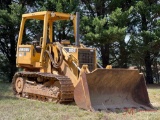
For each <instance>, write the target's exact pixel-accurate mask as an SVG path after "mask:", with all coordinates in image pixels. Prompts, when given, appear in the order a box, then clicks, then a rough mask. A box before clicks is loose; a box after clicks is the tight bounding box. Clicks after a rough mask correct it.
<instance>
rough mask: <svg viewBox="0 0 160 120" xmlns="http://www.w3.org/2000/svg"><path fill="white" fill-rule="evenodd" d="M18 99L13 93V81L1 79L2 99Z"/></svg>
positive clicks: (0, 94) (0, 97)
mask: <svg viewBox="0 0 160 120" xmlns="http://www.w3.org/2000/svg"><path fill="white" fill-rule="evenodd" d="M6 99H11V100H17V99H18V98H16V97H15V96H14V95H13V92H12V89H11V83H8V82H3V81H0V100H6Z"/></svg>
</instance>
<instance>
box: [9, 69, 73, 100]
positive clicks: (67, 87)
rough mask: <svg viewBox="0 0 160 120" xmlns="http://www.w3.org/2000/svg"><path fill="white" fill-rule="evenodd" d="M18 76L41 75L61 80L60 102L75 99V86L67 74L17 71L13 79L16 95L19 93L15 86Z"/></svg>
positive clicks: (44, 77) (45, 77)
mask: <svg viewBox="0 0 160 120" xmlns="http://www.w3.org/2000/svg"><path fill="white" fill-rule="evenodd" d="M17 77H41V78H43V79H50V80H56V81H59V83H60V85H61V89H60V92H61V96H60V100H59V103H66V102H72V101H73V98H74V96H73V93H74V87H73V84H72V82H71V80H70V79H69V78H68V77H67V76H62V75H54V74H51V73H40V72H17V73H15V75H14V76H13V80H12V89H13V93H14V95H16V94H17V92H16V88H15V81H16V78H17Z"/></svg>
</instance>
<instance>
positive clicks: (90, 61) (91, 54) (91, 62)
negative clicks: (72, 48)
mask: <svg viewBox="0 0 160 120" xmlns="http://www.w3.org/2000/svg"><path fill="white" fill-rule="evenodd" d="M78 59H79V67H80V68H81V67H82V65H84V64H85V65H88V68H89V70H90V71H92V70H94V69H95V51H94V50H84V49H79V50H78Z"/></svg>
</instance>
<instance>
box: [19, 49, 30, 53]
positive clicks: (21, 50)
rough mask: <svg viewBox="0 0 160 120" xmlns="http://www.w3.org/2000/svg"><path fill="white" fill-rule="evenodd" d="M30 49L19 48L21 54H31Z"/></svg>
mask: <svg viewBox="0 0 160 120" xmlns="http://www.w3.org/2000/svg"><path fill="white" fill-rule="evenodd" d="M29 51H30V48H19V52H29Z"/></svg>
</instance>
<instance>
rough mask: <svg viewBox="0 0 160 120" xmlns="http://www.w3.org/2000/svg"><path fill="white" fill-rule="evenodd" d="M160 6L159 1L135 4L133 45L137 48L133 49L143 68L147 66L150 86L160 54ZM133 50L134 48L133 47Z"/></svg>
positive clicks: (146, 71)
mask: <svg viewBox="0 0 160 120" xmlns="http://www.w3.org/2000/svg"><path fill="white" fill-rule="evenodd" d="M159 9H160V8H159V6H158V2H157V1H144V0H142V1H138V2H135V6H134V11H133V13H132V15H133V16H134V17H133V19H132V21H133V24H132V25H133V26H134V31H133V33H132V37H131V38H132V41H131V44H132V45H134V47H136V49H134V50H133V49H132V52H133V53H134V57H135V56H137V57H135V58H138V59H139V60H138V61H140V63H142V66H143V65H144V66H145V76H146V81H147V83H149V84H152V83H153V71H152V65H153V61H155V59H157V55H158V54H159V48H158V47H157V46H158V45H159V32H157V31H158V29H159V28H158V27H157V24H158V16H159V12H158V11H159ZM132 48H133V47H132ZM140 63H138V64H140Z"/></svg>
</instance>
